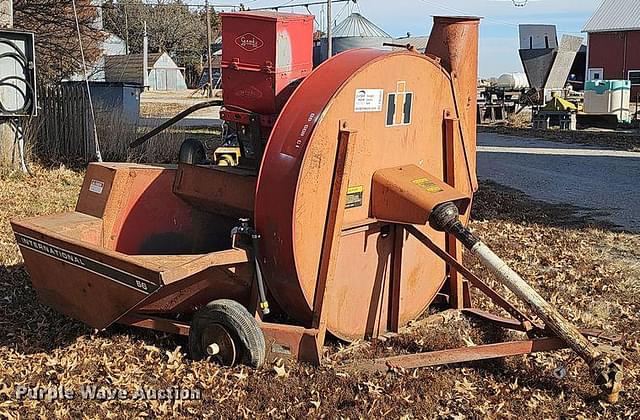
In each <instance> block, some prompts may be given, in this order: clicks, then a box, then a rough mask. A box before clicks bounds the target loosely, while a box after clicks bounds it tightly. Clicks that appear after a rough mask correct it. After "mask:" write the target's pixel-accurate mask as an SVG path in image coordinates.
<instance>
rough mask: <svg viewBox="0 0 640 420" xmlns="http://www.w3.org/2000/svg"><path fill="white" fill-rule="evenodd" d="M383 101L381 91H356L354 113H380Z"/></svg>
mask: <svg viewBox="0 0 640 420" xmlns="http://www.w3.org/2000/svg"><path fill="white" fill-rule="evenodd" d="M383 101H384V90H382V89H356V104H355V107H354V111H355V112H380V111H382V103H383Z"/></svg>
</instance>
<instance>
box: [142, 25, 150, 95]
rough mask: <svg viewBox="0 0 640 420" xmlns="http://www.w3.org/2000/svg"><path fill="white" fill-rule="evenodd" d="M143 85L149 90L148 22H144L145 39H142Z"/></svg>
mask: <svg viewBox="0 0 640 420" xmlns="http://www.w3.org/2000/svg"><path fill="white" fill-rule="evenodd" d="M142 73H143V74H142V84H143V85H144V86H143V88H144V89H145V90H147V89H148V88H149V37H148V36H147V21H146V20H145V21H144V38H143V39H142Z"/></svg>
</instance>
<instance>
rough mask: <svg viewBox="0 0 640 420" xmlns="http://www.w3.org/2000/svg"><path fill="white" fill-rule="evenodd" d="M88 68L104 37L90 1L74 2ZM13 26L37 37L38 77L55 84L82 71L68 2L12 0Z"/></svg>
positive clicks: (73, 18) (76, 36)
mask: <svg viewBox="0 0 640 420" xmlns="http://www.w3.org/2000/svg"><path fill="white" fill-rule="evenodd" d="M76 7H77V11H78V22H79V24H80V33H81V39H82V43H83V47H84V52H85V57H86V60H87V62H88V63H87V65H88V66H90V65H91V64H92V63H93V62H95V61H96V60H97V58H98V57H99V56H100V54H101V44H102V42H103V41H104V39H105V38H106V34H105V33H104V32H103V31H102V30H101V28H100V27H99V25H98V24H97V21H98V18H99V17H100V13H99V12H100V11H99V9H98V8H96V7H95V6H93V5H92V4H91V0H76ZM14 26H15V28H16V29H24V30H29V31H33V32H35V34H36V54H37V64H38V75H39V77H40V80H43V81H45V82H56V81H59V80H61V79H63V78H65V77H68V76H70V75H72V74H74V73H77V72H79V71H80V70H81V69H82V61H81V58H80V45H79V42H78V34H77V29H76V19H75V15H74V13H73V6H72V2H71V0H14Z"/></svg>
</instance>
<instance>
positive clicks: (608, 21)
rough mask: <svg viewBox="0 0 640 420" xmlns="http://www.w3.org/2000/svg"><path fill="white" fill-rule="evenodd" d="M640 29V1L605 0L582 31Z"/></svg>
mask: <svg viewBox="0 0 640 420" xmlns="http://www.w3.org/2000/svg"><path fill="white" fill-rule="evenodd" d="M630 30H640V1H638V0H604V1H603V2H602V4H601V5H600V7H599V8H598V10H596V12H595V13H594V14H593V16H591V19H589V21H587V23H586V25H585V26H584V28H582V32H612V31H630Z"/></svg>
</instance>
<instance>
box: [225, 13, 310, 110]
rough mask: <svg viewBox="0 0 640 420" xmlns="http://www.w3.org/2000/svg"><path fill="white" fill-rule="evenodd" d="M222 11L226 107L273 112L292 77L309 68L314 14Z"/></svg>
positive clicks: (285, 95) (302, 75) (303, 74)
mask: <svg viewBox="0 0 640 420" xmlns="http://www.w3.org/2000/svg"><path fill="white" fill-rule="evenodd" d="M221 16H222V27H223V29H224V33H223V38H222V39H223V47H222V69H223V72H222V74H223V84H224V92H223V94H224V104H225V107H226V108H227V109H237V110H248V111H250V112H254V113H256V114H262V115H265V116H269V115H275V114H278V113H279V112H280V110H281V109H282V107H283V106H284V104H285V102H286V101H287V99H289V96H290V95H291V93H292V91H293V88H295V86H297V83H296V82H299V81H301V80H302V79H303V78H305V77H306V76H308V75H309V73H311V70H312V69H313V16H310V15H295V14H283V13H275V12H247V13H242V14H239V13H222V14H221Z"/></svg>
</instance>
